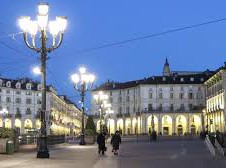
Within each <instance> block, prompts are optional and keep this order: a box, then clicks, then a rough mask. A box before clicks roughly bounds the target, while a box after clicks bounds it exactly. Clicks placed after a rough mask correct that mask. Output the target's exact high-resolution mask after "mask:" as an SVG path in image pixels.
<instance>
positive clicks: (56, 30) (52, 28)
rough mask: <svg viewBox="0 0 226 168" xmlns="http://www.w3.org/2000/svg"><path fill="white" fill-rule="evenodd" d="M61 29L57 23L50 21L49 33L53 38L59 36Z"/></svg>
mask: <svg viewBox="0 0 226 168" xmlns="http://www.w3.org/2000/svg"><path fill="white" fill-rule="evenodd" d="M59 31H60V30H59V27H58V24H57V22H56V21H50V22H49V32H50V34H51V35H52V36H54V37H55V36H57V35H58V33H59Z"/></svg>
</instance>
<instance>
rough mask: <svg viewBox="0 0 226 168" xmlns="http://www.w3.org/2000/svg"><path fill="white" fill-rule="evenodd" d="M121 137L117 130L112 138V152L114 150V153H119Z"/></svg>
mask: <svg viewBox="0 0 226 168" xmlns="http://www.w3.org/2000/svg"><path fill="white" fill-rule="evenodd" d="M121 142H122V141H121V137H120V133H119V131H116V132H115V134H114V135H113V136H112V138H111V144H112V147H113V149H112V152H114V155H118V150H119V144H120V143H121Z"/></svg>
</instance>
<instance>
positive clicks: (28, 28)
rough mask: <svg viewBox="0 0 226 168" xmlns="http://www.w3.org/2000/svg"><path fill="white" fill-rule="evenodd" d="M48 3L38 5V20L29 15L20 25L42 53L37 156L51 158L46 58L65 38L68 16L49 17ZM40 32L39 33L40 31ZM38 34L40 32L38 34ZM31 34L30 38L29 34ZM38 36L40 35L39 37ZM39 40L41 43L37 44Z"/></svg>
mask: <svg viewBox="0 0 226 168" xmlns="http://www.w3.org/2000/svg"><path fill="white" fill-rule="evenodd" d="M48 12H49V5H48V3H40V4H39V5H38V15H37V20H31V18H30V17H29V16H22V17H20V18H19V26H20V28H21V29H22V31H23V37H24V41H25V44H26V45H27V47H28V48H30V49H32V50H34V51H35V52H37V53H41V56H40V60H41V75H42V110H41V135H40V137H39V141H38V142H39V144H38V153H37V158H49V151H48V147H47V133H46V121H45V116H46V60H47V59H48V58H47V53H50V52H52V51H53V50H55V49H57V48H58V47H59V46H60V45H61V43H62V40H63V34H64V31H65V29H66V26H67V18H66V17H63V16H58V17H56V19H55V20H53V21H49V19H48ZM38 32H39V33H38ZM38 34H40V35H39V36H38ZM28 35H30V38H29V36H28ZM37 36H38V37H37ZM50 36H51V37H52V44H50V47H47V45H48V40H49V37H50ZM37 41H39V45H37Z"/></svg>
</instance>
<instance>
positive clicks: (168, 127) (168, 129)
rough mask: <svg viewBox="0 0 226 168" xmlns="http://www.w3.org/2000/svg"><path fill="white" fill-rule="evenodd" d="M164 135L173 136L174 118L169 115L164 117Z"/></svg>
mask: <svg viewBox="0 0 226 168" xmlns="http://www.w3.org/2000/svg"><path fill="white" fill-rule="evenodd" d="M162 135H172V118H171V117H170V116H169V115H164V116H163V117H162Z"/></svg>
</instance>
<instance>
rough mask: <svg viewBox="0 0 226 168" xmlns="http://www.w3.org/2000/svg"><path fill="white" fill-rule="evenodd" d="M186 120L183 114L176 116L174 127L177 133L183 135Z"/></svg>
mask: <svg viewBox="0 0 226 168" xmlns="http://www.w3.org/2000/svg"><path fill="white" fill-rule="evenodd" d="M186 126H187V122H186V118H185V116H183V115H178V116H177V118H176V128H177V135H184V133H185V132H186V131H187V130H186V129H187V127H186Z"/></svg>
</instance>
